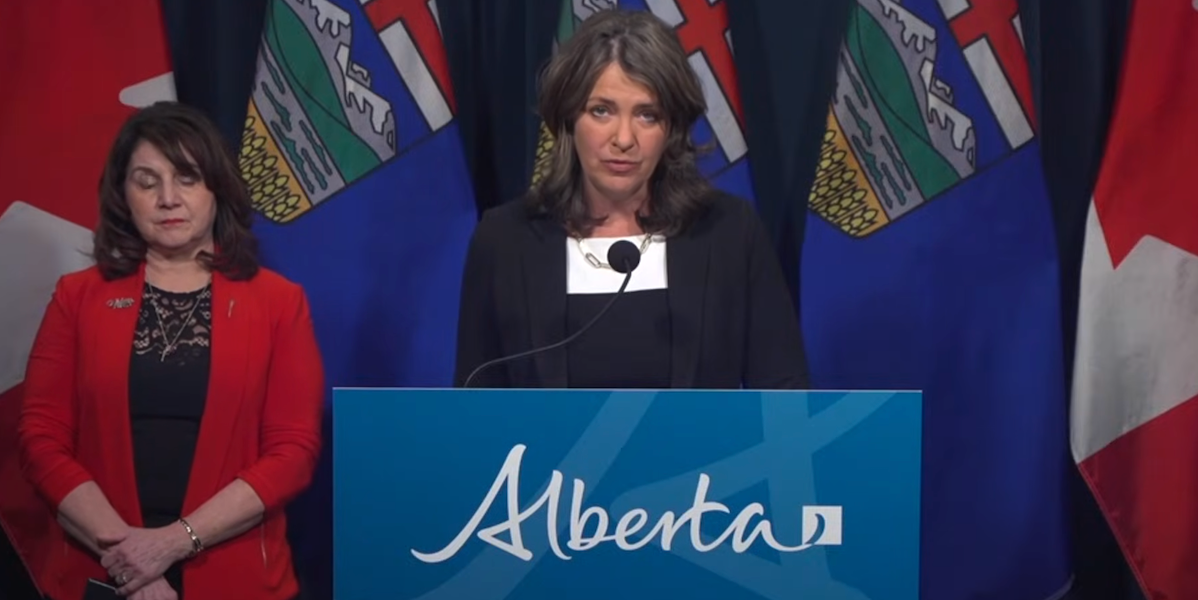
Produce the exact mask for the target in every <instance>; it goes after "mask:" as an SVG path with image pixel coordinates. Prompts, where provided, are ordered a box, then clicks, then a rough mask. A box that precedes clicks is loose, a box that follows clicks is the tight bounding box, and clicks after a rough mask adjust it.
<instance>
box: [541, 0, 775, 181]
mask: <svg viewBox="0 0 1198 600" xmlns="http://www.w3.org/2000/svg"><path fill="white" fill-rule="evenodd" d="M724 2H725V0H593V1H590V2H578V1H576V0H562V2H561V13H560V14H561V17H560V24H559V26H558V34H557V42H558V43H561V42H563V41H565V40H566V39H568V38H569V37H570V35H571V34H573V33H574V29H575V28H576V27H577V26H578V24H579V23H582V21H583V20H584V19H586V18H587V17H589V16H590V15H592V14H594V13H595V12H596V11H598V10H606V9H611V8H621V9H632V10H649V11H652V12H653V14H654V15H657V17H658V18H659V19H661V20H662V21H665V22H666V23H667V24H668V25H670V26H671V27H673V28H674V29H675V31H676V32H677V33H678V37H679V39H680V40H681V41H682V46H683V48H685V49H686V52H687V54H688V57H689V61H690V65H691V67H692V68H693V69H694V70H695V72H696V73H697V74H698V75H699V79H700V80H701V81H702V82H703V96H704V98H705V99H706V100H707V115H706V116H705V117H704V118H702V119H700V120H699V122H698V123H697V124H696V125H695V128H694V131H693V132H692V134H693V135H694V139H695V142H696V143H698V144H701V145H706V144H711V146H712V151H711V152H709V153H707V154H705V155H701V156H700V160H699V167H700V169H701V170H702V171H703V173H704V174H705V175H707V176H708V177H709V178H711V180H712V182H713V183H714V184H715V185H716V186H717V187H719V188H720V189H722V190H724V191H726V192H728V193H730V194H734V195H736V196H739V197H741V198H743V199H745V200H749V201H752V200H753V186H752V183H751V182H750V173H749V161H748V154H749V149H748V145H747V144H746V143H745V130H744V112H743V111H742V110H741V105H740V91H739V89H738V87H737V82H736V66H735V65H734V64H733V62H732V44H731V41H730V39H731V38H730V34H729V31H728V8H727V6H726V5H725V3H724ZM552 144H553V139H552V136H551V134H550V132H549V131H548V130H546V129H544V127H542V129H541V140H540V143H539V144H538V147H537V164H538V173H539V168H540V163H541V161H542V160H543V159H544V157H546V156H548V155H549V149H550V148H551V147H552ZM537 176H538V174H534V177H533V178H534V181H535V179H536V177H537Z"/></svg>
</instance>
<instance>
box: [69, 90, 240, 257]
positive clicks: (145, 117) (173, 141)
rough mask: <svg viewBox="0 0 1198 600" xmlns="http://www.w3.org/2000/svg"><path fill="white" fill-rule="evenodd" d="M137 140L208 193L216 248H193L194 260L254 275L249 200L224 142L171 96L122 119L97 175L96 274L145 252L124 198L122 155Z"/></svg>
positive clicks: (200, 117) (195, 112)
mask: <svg viewBox="0 0 1198 600" xmlns="http://www.w3.org/2000/svg"><path fill="white" fill-rule="evenodd" d="M143 141H145V142H149V143H150V144H153V145H154V147H155V148H157V149H158V151H159V152H162V154H163V156H165V157H166V158H167V160H169V161H170V163H171V165H173V166H174V167H175V169H177V170H178V172H179V173H181V174H184V175H187V176H190V177H196V178H199V179H200V180H201V181H203V182H204V184H205V185H206V186H207V187H208V189H209V190H211V191H212V193H213V195H214V196H215V197H216V218H215V220H214V222H213V226H212V229H213V231H212V237H213V242H214V246H215V247H216V251H215V254H214V253H210V252H201V253H200V255H199V256H198V257H197V260H198V261H199V262H200V264H202V265H204V266H205V267H206V268H208V269H210V270H213V271H217V272H219V273H221V274H222V275H224V276H225V277H228V278H229V279H233V280H245V279H250V278H252V277H253V276H254V275H255V274H257V272H258V243H257V240H256V239H255V238H254V235H253V234H252V233H251V232H250V225H251V223H252V222H253V218H254V213H253V206H252V204H251V202H250V195H249V191H248V189H247V188H246V185H245V182H244V181H243V180H242V179H241V172H240V171H239V170H238V169H237V166H236V162H235V161H234V158H233V156H234V155H233V151H232V149H231V146H229V145H228V144H226V143H225V141H224V138H222V137H221V134H220V131H219V130H217V128H216V125H214V124H213V123H212V121H210V120H209V119H208V118H207V117H206V116H204V114H203V113H202V112H200V111H199V110H196V109H194V108H191V107H189V106H186V105H184V104H180V103H178V102H158V103H156V104H154V105H152V106H149V107H146V108H143V109H141V110H139V111H137V112H136V113H134V114H133V116H131V117H129V119H128V120H126V121H125V124H124V125H123V126H122V127H121V130H120V132H118V133H117V136H116V141H115V142H113V144H112V149H111V150H110V151H109V153H108V162H107V163H106V164H105V165H104V173H103V175H101V177H100V222H99V224H98V226H97V227H96V235H95V244H94V246H93V249H92V257H93V258H94V259H95V261H96V266H97V267H98V268H99V269H100V273H101V274H102V275H103V276H104V278H105V279H109V280H112V279H118V278H121V277H125V276H128V275H131V274H133V273H135V272H136V271H137V269H138V268H139V266H140V264H141V262H142V261H143V260H145V257H146V241H145V240H144V239H142V237H141V234H140V233H138V231H137V227H136V226H135V225H134V223H133V218H132V215H131V214H130V211H129V203H128V201H127V199H126V198H125V176H126V172H127V171H128V169H129V160H130V158H131V157H132V155H133V151H134V149H135V148H137V145H138V144H139V143H141V142H143ZM188 156H190V158H191V160H188ZM192 160H194V161H195V162H194V163H193V162H192Z"/></svg>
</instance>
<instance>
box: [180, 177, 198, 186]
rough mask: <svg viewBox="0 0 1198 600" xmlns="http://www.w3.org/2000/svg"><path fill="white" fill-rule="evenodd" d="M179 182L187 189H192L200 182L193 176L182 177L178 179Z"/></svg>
mask: <svg viewBox="0 0 1198 600" xmlns="http://www.w3.org/2000/svg"><path fill="white" fill-rule="evenodd" d="M178 180H179V183H181V184H183V185H185V186H187V187H191V186H193V185H195V184H197V183H199V182H200V178H199V177H192V176H191V175H180V176H179V177H178Z"/></svg>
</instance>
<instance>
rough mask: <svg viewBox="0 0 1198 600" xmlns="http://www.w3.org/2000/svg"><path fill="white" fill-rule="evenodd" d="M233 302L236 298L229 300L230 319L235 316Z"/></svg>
mask: <svg viewBox="0 0 1198 600" xmlns="http://www.w3.org/2000/svg"><path fill="white" fill-rule="evenodd" d="M233 302H234V300H230V301H229V318H230V319H231V318H233Z"/></svg>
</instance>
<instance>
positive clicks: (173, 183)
mask: <svg viewBox="0 0 1198 600" xmlns="http://www.w3.org/2000/svg"><path fill="white" fill-rule="evenodd" d="M182 202H183V185H182V184H180V183H179V182H178V181H177V180H176V179H173V178H172V179H168V180H167V181H166V183H165V184H164V185H160V186H158V206H159V207H161V208H174V207H176V206H178V205H179V204H180V203H182Z"/></svg>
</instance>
